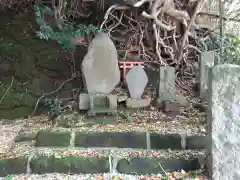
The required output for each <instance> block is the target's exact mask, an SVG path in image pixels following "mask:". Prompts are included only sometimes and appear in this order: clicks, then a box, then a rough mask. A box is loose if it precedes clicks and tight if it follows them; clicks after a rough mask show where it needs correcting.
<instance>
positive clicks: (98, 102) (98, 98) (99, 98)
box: [88, 94, 117, 116]
mask: <svg viewBox="0 0 240 180" xmlns="http://www.w3.org/2000/svg"><path fill="white" fill-rule="evenodd" d="M89 99H90V110H89V111H88V115H89V116H95V115H96V114H105V113H106V114H109V115H112V114H114V110H115V109H117V96H115V95H96V94H94V95H89Z"/></svg>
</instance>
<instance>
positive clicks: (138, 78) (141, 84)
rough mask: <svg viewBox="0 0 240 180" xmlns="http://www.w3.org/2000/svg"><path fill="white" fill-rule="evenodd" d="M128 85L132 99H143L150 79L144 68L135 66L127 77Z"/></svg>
mask: <svg viewBox="0 0 240 180" xmlns="http://www.w3.org/2000/svg"><path fill="white" fill-rule="evenodd" d="M126 83H127V87H128V91H129V94H130V97H131V98H133V99H141V96H142V94H143V92H144V89H145V87H146V85H147V83H148V77H147V74H146V72H145V71H144V69H143V67H141V66H134V67H133V68H131V69H130V70H129V72H128V73H127V75H126Z"/></svg>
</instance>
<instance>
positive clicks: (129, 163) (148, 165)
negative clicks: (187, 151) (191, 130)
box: [117, 158, 200, 174]
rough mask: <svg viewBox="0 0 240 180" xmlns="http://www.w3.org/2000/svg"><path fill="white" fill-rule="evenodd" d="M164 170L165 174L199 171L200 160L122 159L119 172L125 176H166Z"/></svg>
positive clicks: (118, 167) (119, 163) (118, 168)
mask: <svg viewBox="0 0 240 180" xmlns="http://www.w3.org/2000/svg"><path fill="white" fill-rule="evenodd" d="M159 164H160V165H161V167H160V165H159ZM162 168H163V169H164V171H165V172H173V171H181V170H185V171H193V170H198V169H199V168H200V165H199V163H198V159H193V160H185V159H159V158H154V159H150V158H131V159H129V160H126V159H121V160H120V161H119V162H118V166H117V171H118V172H119V173H125V174H136V173H137V174H152V173H154V174H165V172H163V170H162Z"/></svg>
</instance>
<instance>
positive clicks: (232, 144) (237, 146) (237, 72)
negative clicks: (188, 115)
mask: <svg viewBox="0 0 240 180" xmlns="http://www.w3.org/2000/svg"><path fill="white" fill-rule="evenodd" d="M209 79H210V81H209V84H208V87H209V90H208V92H209V96H208V100H209V102H208V105H209V114H208V124H207V131H208V135H209V136H210V137H211V145H210V146H208V148H207V150H208V152H209V158H208V164H207V166H208V170H209V173H210V174H211V175H212V179H213V180H236V179H240V139H239V134H240V66H237V65H231V64H222V65H217V66H216V67H214V68H212V69H211V70H210V73H209ZM211 156H212V158H211Z"/></svg>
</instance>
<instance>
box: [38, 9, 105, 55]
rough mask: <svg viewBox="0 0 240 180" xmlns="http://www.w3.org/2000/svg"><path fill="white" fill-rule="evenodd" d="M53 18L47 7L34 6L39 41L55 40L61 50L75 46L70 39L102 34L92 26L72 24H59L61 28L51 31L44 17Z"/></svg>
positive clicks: (100, 30)
mask: <svg viewBox="0 0 240 180" xmlns="http://www.w3.org/2000/svg"><path fill="white" fill-rule="evenodd" d="M45 14H47V15H50V16H53V14H54V13H53V11H52V10H51V9H50V8H49V7H47V6H43V7H39V6H35V15H36V20H37V23H38V24H39V26H40V31H38V32H37V36H38V37H39V38H40V39H45V40H49V39H51V40H55V41H57V42H58V43H59V44H61V45H62V48H63V49H64V50H67V51H71V50H73V49H74V47H75V44H74V43H73V42H72V38H74V37H76V36H88V35H89V34H91V33H97V32H102V31H103V30H102V29H99V28H97V27H95V26H93V25H92V24H90V25H88V26H86V25H83V24H78V25H77V24H74V23H70V22H64V23H63V24H61V27H58V28H56V29H54V30H53V28H52V27H50V26H49V25H47V23H46V21H45V19H44V15H45Z"/></svg>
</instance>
